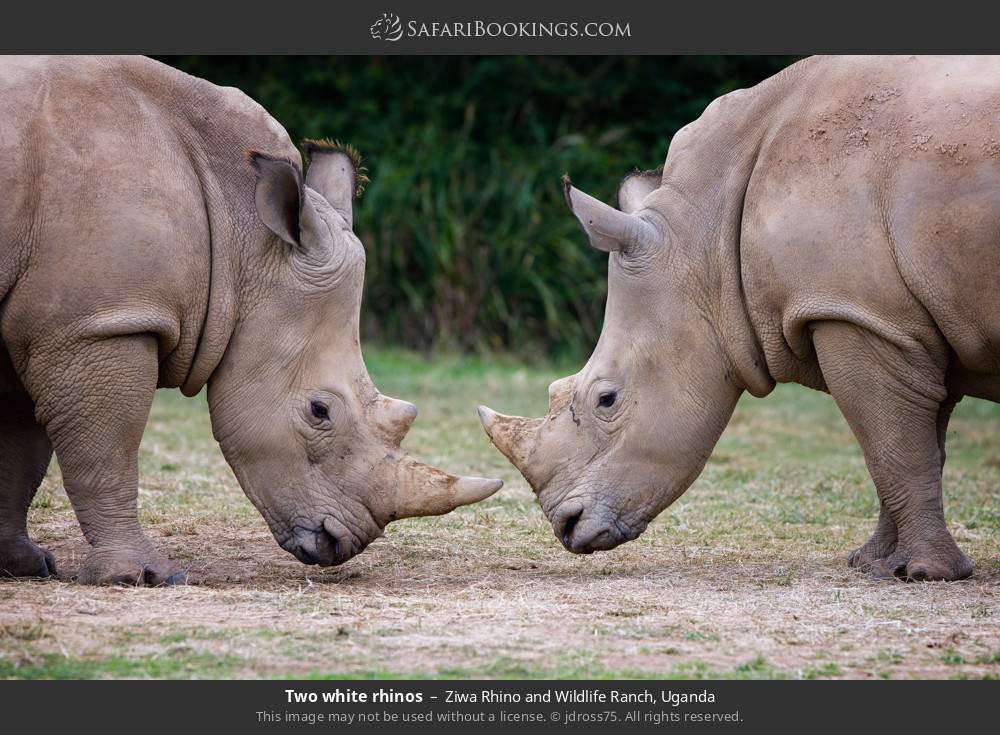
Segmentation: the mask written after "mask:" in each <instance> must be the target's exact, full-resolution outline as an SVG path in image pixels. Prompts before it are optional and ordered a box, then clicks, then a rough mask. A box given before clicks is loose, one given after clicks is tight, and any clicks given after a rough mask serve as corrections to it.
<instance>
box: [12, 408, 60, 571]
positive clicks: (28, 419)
mask: <svg viewBox="0 0 1000 735" xmlns="http://www.w3.org/2000/svg"><path fill="white" fill-rule="evenodd" d="M51 458H52V446H51V445H50V444H49V439H48V437H47V436H46V435H45V430H44V429H43V428H42V427H41V426H40V425H39V424H38V423H37V422H36V421H35V405H34V404H33V403H32V401H31V398H29V397H28V394H27V393H23V392H9V393H0V576H4V577H7V576H10V577H48V576H49V575H50V574H55V573H56V563H55V559H54V558H53V557H52V554H50V553H49V552H48V551H47V550H45V549H43V548H42V547H41V546H39V545H38V544H36V543H35V542H34V541H32V540H31V539H30V538H28V525H27V521H28V506H30V505H31V500H32V498H34V497H35V491H37V490H38V486H39V485H40V484H41V482H42V478H44V477H45V470H46V469H48V466H49V460H50V459H51Z"/></svg>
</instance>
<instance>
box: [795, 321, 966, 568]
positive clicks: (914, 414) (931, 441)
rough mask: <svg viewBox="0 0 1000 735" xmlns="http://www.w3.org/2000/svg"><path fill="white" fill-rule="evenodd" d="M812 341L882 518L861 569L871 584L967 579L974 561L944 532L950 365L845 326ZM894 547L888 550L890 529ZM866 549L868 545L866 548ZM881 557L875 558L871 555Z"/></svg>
mask: <svg viewBox="0 0 1000 735" xmlns="http://www.w3.org/2000/svg"><path fill="white" fill-rule="evenodd" d="M813 342H814V345H815V347H816V354H817V357H818V358H819V363H820V368H821V369H822V371H823V377H824V379H825V381H826V384H827V386H828V387H829V389H830V393H831V395H832V396H833V398H834V400H836V402H837V405H838V406H839V407H840V410H841V412H842V413H843V414H844V417H845V418H846V419H847V422H848V424H850V426H851V429H852V431H853V432H854V435H855V436H856V437H857V438H858V441H859V442H860V444H861V447H862V449H863V450H864V454H865V462H866V463H867V465H868V471H869V472H870V473H871V476H872V479H873V480H874V482H875V489H876V491H877V492H878V496H879V501H880V502H881V504H882V508H883V513H882V515H887V516H888V518H885V519H884V525H883V521H882V519H881V518H880V526H881V528H880V530H881V535H880V534H879V530H876V535H875V536H874V537H873V539H875V543H874V544H872V546H871V547H868V544H866V546H865V547H862V550H864V549H865V548H866V547H868V551H869V552H870V553H871V555H872V557H873V558H870V559H865V560H864V563H862V564H859V565H858V566H863V567H864V568H866V569H867V571H868V572H869V573H870V574H871V575H872V576H874V577H879V578H891V577H893V576H897V577H901V578H904V579H909V580H955V579H964V578H965V577H968V576H969V575H970V574H971V573H972V562H971V560H970V559H969V558H968V557H967V556H966V555H965V554H963V553H962V551H961V550H960V549H959V548H958V545H957V544H956V543H955V540H954V539H953V538H952V536H951V534H950V533H949V532H948V528H947V526H946V524H945V520H944V503H943V500H942V497H941V471H942V467H943V464H944V452H943V451H942V450H943V433H944V429H945V428H946V427H947V420H948V416H950V413H951V408H952V407H953V406H954V399H953V398H949V396H948V394H947V390H946V388H945V368H946V366H945V365H944V364H940V363H944V362H946V360H947V358H946V357H942V356H936V355H932V354H929V353H928V352H927V351H926V350H925V349H924V348H923V347H920V346H919V345H917V344H916V343H913V346H912V347H910V348H903V347H900V346H898V345H895V344H891V343H889V342H888V341H886V340H884V339H882V338H881V337H878V336H877V335H875V334H873V333H872V332H869V331H867V330H864V329H862V328H861V327H857V326H855V325H852V324H848V323H844V322H823V323H821V324H820V325H818V326H817V327H816V328H815V331H814V333H813ZM890 522H891V523H892V524H894V525H895V529H896V536H897V538H896V543H895V547H894V548H892V549H891V550H890V549H889V548H888V547H889V544H888V540H889V538H890V536H889V534H890V533H891V532H890V531H889V523H890ZM870 543H871V542H870ZM881 552H884V553H885V555H884V556H881V557H875V556H874V555H875V554H876V553H881Z"/></svg>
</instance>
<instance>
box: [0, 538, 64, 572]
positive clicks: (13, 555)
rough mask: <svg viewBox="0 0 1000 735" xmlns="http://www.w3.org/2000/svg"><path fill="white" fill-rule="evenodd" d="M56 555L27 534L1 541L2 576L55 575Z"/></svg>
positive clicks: (0, 569) (0, 570)
mask: <svg viewBox="0 0 1000 735" xmlns="http://www.w3.org/2000/svg"><path fill="white" fill-rule="evenodd" d="M55 573H56V560H55V557H53V556H52V554H51V553H50V552H49V551H48V549H43V548H42V547H41V546H39V545H38V544H36V543H35V542H34V541H32V540H31V539H29V538H28V537H27V536H21V537H18V538H14V539H10V540H5V541H0V576H3V577H43V578H44V577H49V576H55Z"/></svg>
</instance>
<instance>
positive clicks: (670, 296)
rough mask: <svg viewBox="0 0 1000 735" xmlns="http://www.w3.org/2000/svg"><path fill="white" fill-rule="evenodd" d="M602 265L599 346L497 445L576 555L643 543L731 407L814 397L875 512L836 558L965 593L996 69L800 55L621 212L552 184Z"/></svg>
mask: <svg viewBox="0 0 1000 735" xmlns="http://www.w3.org/2000/svg"><path fill="white" fill-rule="evenodd" d="M566 196H567V201H568V202H569V206H570V208H571V209H572V210H573V213H574V214H575V215H576V217H577V219H578V220H579V221H580V223H581V224H582V226H583V229H584V230H585V231H586V232H587V234H588V235H589V236H590V242H591V244H592V245H593V246H594V247H596V248H598V249H600V250H605V251H608V252H609V253H610V256H609V264H608V301H607V309H606V313H605V321H604V327H603V331H602V332H601V336H600V340H599V341H598V344H597V347H596V349H595V350H594V353H593V355H592V356H591V358H590V360H589V361H588V362H587V364H586V366H585V367H584V368H583V370H581V371H580V372H579V373H577V374H576V375H574V376H571V377H568V378H564V379H562V380H560V381H557V382H556V383H553V385H552V386H551V388H550V408H549V414H548V416H547V417H545V418H544V419H522V418H518V417H508V416H502V415H500V414H497V413H494V412H493V411H491V410H490V409H487V408H485V407H482V408H481V409H480V416H481V419H482V422H483V425H484V426H485V428H486V431H487V433H488V434H489V436H490V438H491V439H492V441H493V443H494V444H495V445H496V446H497V447H498V448H499V449H500V450H501V451H502V452H503V453H504V454H505V455H506V456H507V457H508V458H509V459H510V460H511V462H513V463H514V464H515V465H516V466H517V467H518V468H519V469H520V470H521V472H522V473H523V474H524V476H525V477H526V478H527V480H528V481H529V483H530V484H531V485H532V487H533V488H534V489H535V490H536V492H537V493H538V498H539V501H540V503H541V506H542V509H543V510H544V512H545V513H546V514H547V515H548V517H549V519H550V520H551V522H552V525H553V528H554V529H555V532H556V535H557V536H558V537H559V538H560V539H561V540H562V542H563V544H564V545H565V546H566V548H567V549H569V550H571V551H574V552H578V553H585V552H590V551H595V550H599V549H610V548H612V547H614V546H616V545H618V544H620V543H622V542H625V541H629V540H631V539H634V538H636V537H637V536H638V535H639V534H640V533H642V531H643V530H644V529H645V527H646V524H647V523H648V522H649V521H650V520H651V519H652V518H653V517H654V516H656V515H657V514H658V513H659V512H660V511H662V510H663V509H664V508H666V507H667V506H668V505H670V503H672V502H673V501H674V500H676V499H677V497H678V496H680V495H681V493H683V492H684V491H685V490H686V489H687V487H688V486H689V485H690V484H691V483H692V482H693V481H694V479H695V478H696V477H697V476H698V474H699V473H700V472H701V469H702V467H703V466H704V464H705V462H706V460H707V459H708V456H709V454H710V453H711V451H712V448H713V446H714V445H715V443H716V441H717V440H718V437H719V435H720V434H721V432H722V430H723V428H724V427H725V425H726V423H727V421H728V420H729V417H730V415H731V414H732V411H733V408H734V407H735V405H736V402H737V399H738V398H739V397H740V395H741V393H743V391H745V390H746V391H749V392H750V393H752V394H753V395H755V396H765V395H767V394H768V393H769V392H770V391H771V389H772V388H773V387H774V385H775V383H776V382H797V383H800V384H802V385H806V386H809V387H811V388H814V389H817V390H821V391H827V392H829V393H830V394H831V395H832V396H833V397H834V399H835V400H836V402H837V405H838V406H839V407H840V409H841V411H842V412H843V414H844V416H845V417H846V419H847V421H848V423H849V424H850V426H851V428H852V429H853V431H854V433H855V435H856V436H857V438H858V440H859V442H860V444H861V446H862V448H863V450H864V455H865V459H866V461H867V464H868V468H869V471H870V473H871V476H872V479H873V480H874V482H875V488H876V490H877V492H878V497H879V500H880V502H881V512H880V515H879V520H878V525H877V527H876V529H875V532H874V534H873V535H872V537H871V538H870V539H869V540H868V542H867V543H865V544H864V545H863V546H862V547H861V548H860V549H858V550H857V551H855V552H854V553H853V554H852V555H851V556H850V564H851V566H853V567H857V568H862V569H866V570H868V571H869V572H870V573H872V574H873V575H875V576H878V577H891V576H892V575H896V576H900V577H904V578H907V579H943V580H953V579H961V578H963V577H966V576H968V575H969V574H970V573H971V572H972V562H971V561H970V560H969V559H968V557H966V556H965V554H963V553H962V552H961V551H960V550H959V548H958V546H957V545H956V544H955V541H954V540H953V538H952V536H951V534H950V533H949V532H948V529H947V527H946V525H945V518H944V510H943V503H942V499H941V471H942V467H943V465H944V460H945V436H946V429H947V426H948V419H949V416H950V415H951V412H952V408H953V407H954V406H955V404H956V403H957V402H958V401H959V400H960V399H961V398H962V396H965V395H971V396H976V397H980V398H985V399H988V400H991V401H998V400H1000V280H998V279H1000V276H998V274H1000V60H998V59H997V58H988V57H980V56H974V57H959V58H916V57H889V58H862V57H843V58H811V59H807V60H805V61H802V62H800V63H798V64H795V65H793V66H791V67H789V68H788V69H786V70H785V71H783V72H781V73H779V74H777V75H776V76H774V77H772V78H770V79H767V80H766V81H764V82H762V83H761V84H759V85H757V86H756V87H754V88H752V89H749V90H740V91H737V92H733V93H731V94H727V95H725V96H724V97H721V98H719V99H718V100H716V101H715V102H714V103H712V104H711V105H710V106H709V107H708V109H706V111H705V112H704V114H703V115H702V116H701V117H700V118H699V119H698V120H697V121H695V122H694V123H692V124H690V125H688V126H686V127H685V128H683V129H682V130H680V131H679V132H678V133H677V135H676V136H675V137H674V139H673V141H672V142H671V145H670V150H669V153H668V155H667V159H666V163H665V164H664V166H663V169H662V171H656V172H648V173H640V174H634V175H631V176H629V177H627V178H626V179H625V180H624V181H623V182H622V184H621V186H620V189H619V192H618V199H619V209H614V208H612V207H609V206H607V205H605V204H603V203H602V202H599V201H597V200H595V199H594V198H592V197H590V196H588V195H586V194H584V193H582V192H580V191H578V190H577V189H575V188H573V187H572V186H570V185H569V184H568V182H567V185H566Z"/></svg>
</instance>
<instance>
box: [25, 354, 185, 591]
mask: <svg viewBox="0 0 1000 735" xmlns="http://www.w3.org/2000/svg"><path fill="white" fill-rule="evenodd" d="M46 358H47V359H43V360H38V361H35V362H34V363H30V364H37V365H39V366H41V367H39V368H38V369H39V371H43V372H39V373H32V372H31V368H30V367H29V373H28V375H27V376H26V380H25V384H26V386H27V388H28V390H29V391H30V392H31V393H32V395H33V396H34V397H35V400H36V403H37V406H38V412H37V413H38V417H39V419H40V420H41V421H43V422H44V424H45V428H46V431H47V433H48V436H49V438H50V439H51V441H52V446H53V447H54V449H55V453H56V456H57V457H58V458H59V464H60V467H61V469H62V473H63V483H64V485H65V487H66V494H67V495H68V496H69V499H70V502H71V503H72V504H73V509H74V510H75V511H76V517H77V520H78V521H79V522H80V527H81V528H82V530H83V535H84V536H85V537H86V539H87V541H88V542H89V543H90V547H91V548H90V553H89V554H88V556H87V558H86V560H85V561H84V563H83V566H82V568H81V569H80V571H79V573H78V575H77V580H78V581H79V582H80V583H82V584H127V585H146V586H157V585H161V584H178V583H183V582H184V581H186V577H185V575H184V573H183V572H180V571H179V570H178V569H177V568H176V567H175V566H174V565H173V564H172V563H171V562H170V560H169V559H167V557H165V556H164V555H163V554H161V553H160V552H159V551H157V549H156V548H155V547H154V546H153V544H152V542H150V540H149V539H148V538H147V537H146V534H145V533H144V532H143V530H142V528H141V527H140V525H139V515H138V483H139V470H138V457H139V441H140V439H141V438H142V433H143V429H144V428H145V424H146V420H147V418H148V416H149V409H150V406H151V405H152V402H153V393H154V392H155V390H156V380H157V345H156V340H155V339H154V338H153V337H152V336H150V335H130V336H124V337H114V338H110V339H98V340H93V341H87V342H85V343H83V344H81V343H76V344H73V345H64V346H61V347H60V348H59V349H58V350H53V351H51V352H49V353H48V354H47V355H46Z"/></svg>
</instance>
